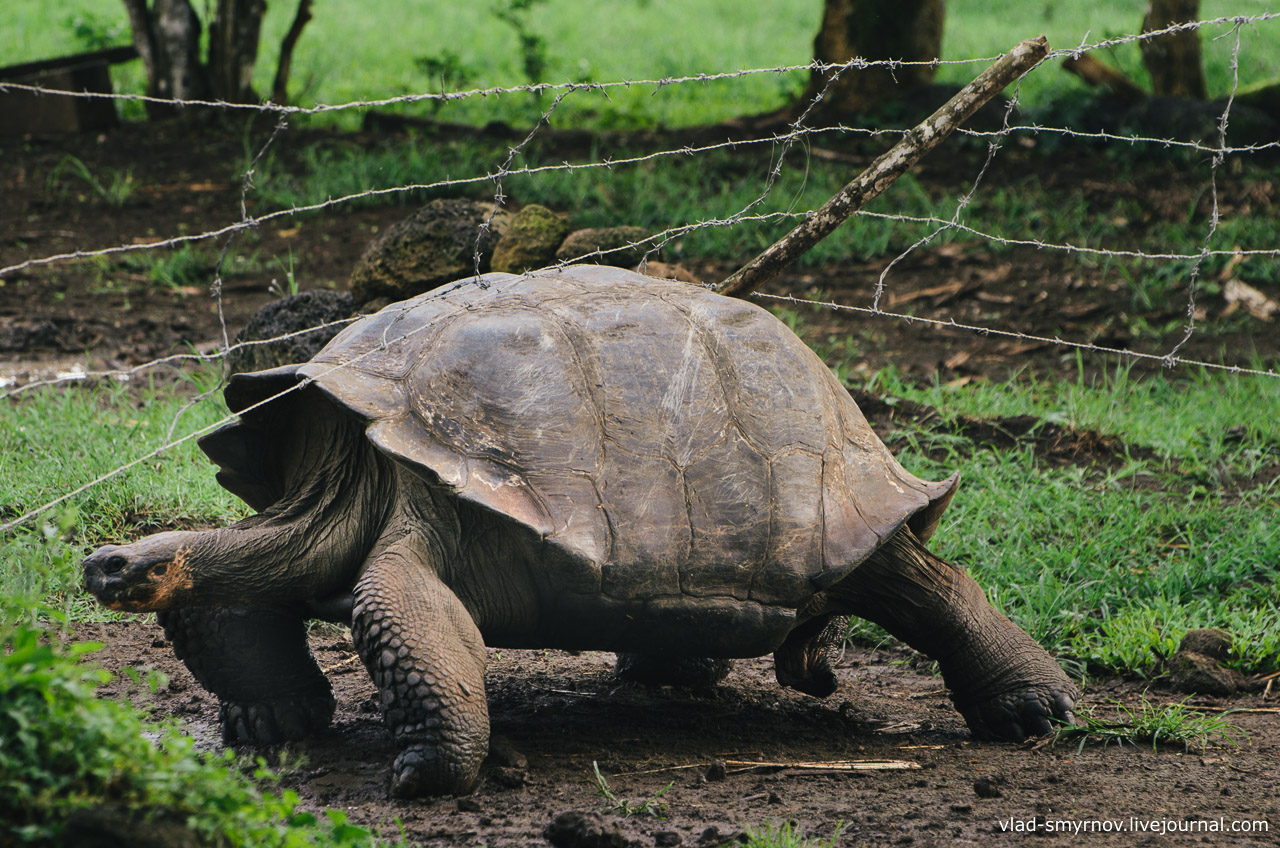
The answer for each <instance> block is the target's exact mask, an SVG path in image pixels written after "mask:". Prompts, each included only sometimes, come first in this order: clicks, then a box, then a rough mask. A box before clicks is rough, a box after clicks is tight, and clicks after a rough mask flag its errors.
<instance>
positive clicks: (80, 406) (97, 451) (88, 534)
mask: <svg viewBox="0 0 1280 848" xmlns="http://www.w3.org/2000/svg"><path fill="white" fill-rule="evenodd" d="M207 380H208V378H207V377H202V378H201V382H202V383H203V382H207ZM190 396H191V392H190V391H189V390H183V391H181V392H179V391H175V389H174V387H172V386H166V387H163V388H148V387H145V386H144V387H129V386H125V385H120V384H117V385H102V386H100V387H98V388H96V389H85V388H84V387H80V386H69V387H66V388H63V389H61V390H35V391H31V392H27V393H25V394H23V395H20V396H18V397H17V398H15V399H9V400H5V401H3V403H5V405H6V406H5V410H4V414H3V415H2V416H0V478H2V479H4V480H5V485H4V486H3V487H0V523H3V522H5V521H10V520H12V519H14V518H16V517H17V516H19V515H21V514H23V513H24V512H26V511H28V510H30V509H32V508H35V507H37V506H40V505H42V504H44V503H47V502H50V501H53V500H55V499H57V498H60V497H61V496H62V495H63V494H65V493H66V492H69V491H72V490H74V489H77V488H79V487H80V486H82V485H84V484H85V483H87V482H89V481H91V480H93V479H96V478H97V477H99V476H102V475H105V474H108V473H109V472H111V471H113V470H114V469H116V468H117V467H118V466H120V465H122V464H123V463H125V462H128V461H131V460H133V459H134V458H136V457H141V456H144V455H146V454H148V453H150V452H151V451H153V450H154V449H155V448H157V447H160V446H161V445H163V444H165V443H166V442H167V441H168V430H169V427H170V425H171V423H172V422H173V421H174V420H175V418H176V417H177V416H178V415H179V413H180V412H182V411H183V409H184V407H185V406H186V405H187V402H188V400H189V398H190ZM226 414H227V412H226V407H225V406H223V404H222V401H221V397H220V396H218V397H216V398H214V399H210V400H207V401H205V402H203V403H201V404H199V405H197V406H195V407H194V408H193V409H190V410H187V411H185V412H182V415H181V417H180V418H178V427H177V428H176V431H175V436H177V437H180V436H182V435H184V434H186V433H190V432H193V431H194V430H196V429H199V428H202V427H206V426H209V425H211V424H213V423H215V422H216V421H218V420H220V419H221V418H223V417H225V416H226ZM212 470H213V469H212V466H211V465H210V463H209V462H208V460H206V459H205V458H204V455H203V454H201V453H200V451H199V449H198V448H197V447H196V445H195V442H194V441H188V442H185V443H184V444H182V445H180V446H178V447H176V448H174V449H172V450H170V451H167V452H165V453H163V454H161V455H159V456H156V457H152V458H150V459H147V460H146V461H144V462H142V463H139V464H138V465H136V466H134V467H133V468H131V469H129V470H127V471H125V472H123V473H121V474H119V475H116V476H114V477H112V478H110V479H108V480H106V481H105V482H103V483H101V484H99V485H97V486H93V487H91V488H90V489H88V490H87V491H86V492H84V493H83V494H81V495H78V496H76V497H75V498H73V499H71V500H70V501H67V502H65V503H64V504H62V505H60V506H58V507H55V508H54V509H52V510H50V511H48V512H45V513H43V514H42V515H41V516H39V517H38V518H36V519H33V520H32V521H30V522H27V523H26V524H24V525H23V526H21V527H19V528H18V529H17V530H15V531H12V532H11V533H10V534H5V535H7V538H5V536H0V542H2V544H0V595H13V594H24V593H35V594H38V595H41V596H43V597H45V598H46V600H47V602H48V603H51V604H54V605H56V606H59V607H60V608H64V609H68V610H72V611H74V613H75V614H76V616H77V617H84V616H90V617H92V616H95V615H100V614H101V613H100V612H99V610H100V608H99V607H97V605H96V604H92V603H89V602H88V600H87V599H85V598H84V597H83V594H82V592H81V591H80V589H79V575H78V569H77V567H76V564H77V563H78V562H79V559H80V557H81V556H82V555H83V554H84V553H85V552H87V550H88V549H91V548H93V547H95V546H97V545H99V544H105V543H108V542H121V541H124V540H125V539H126V537H132V536H135V535H138V534H140V533H145V532H154V531H157V530H159V529H162V528H170V527H177V526H183V527H190V526H207V525H211V524H216V523H222V522H225V521H227V520H228V519H230V518H232V517H238V516H239V515H242V514H244V507H243V504H240V502H239V501H237V500H236V499H235V498H234V497H233V496H232V495H230V494H229V493H227V492H226V491H224V490H223V489H221V488H220V487H219V486H218V485H217V483H216V482H215V481H214V479H213V475H212V473H211V472H212ZM31 563H37V564H39V565H40V566H41V567H40V568H37V569H34V570H33V569H32V568H31V567H30V564H31Z"/></svg>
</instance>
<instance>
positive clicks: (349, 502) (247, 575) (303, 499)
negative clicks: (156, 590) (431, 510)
mask: <svg viewBox="0 0 1280 848" xmlns="http://www.w3.org/2000/svg"><path fill="white" fill-rule="evenodd" d="M300 429H302V431H303V432H301V433H300V434H299V435H300V437H301V438H299V440H298V443H297V444H296V445H294V446H293V447H292V449H293V450H294V451H295V452H296V456H295V457H294V458H293V459H294V462H295V463H296V466H295V467H296V468H297V469H298V471H297V473H296V474H295V475H294V476H293V484H292V485H291V486H290V487H289V491H288V492H287V493H286V494H285V496H284V497H283V498H281V499H280V501H278V502H277V503H276V504H275V505H273V506H272V507H270V508H269V509H267V510H266V511H265V512H262V513H259V514H258V515H253V516H250V517H248V518H245V519H243V520H241V521H238V522H236V523H235V524H233V525H231V526H230V527H226V528H223V529H221V530H213V531H209V532H206V533H204V534H196V536H197V539H196V541H195V544H194V545H193V547H192V557H193V561H194V562H195V563H198V565H197V566H196V567H195V568H194V569H193V570H194V571H195V572H196V573H197V575H198V577H197V579H196V580H195V590H196V592H197V594H198V595H199V597H200V598H201V599H202V602H212V603H215V604H219V605H220V604H223V603H250V602H252V603H262V602H287V603H297V602H300V601H314V600H319V599H324V598H326V597H328V596H330V595H333V594H335V593H338V592H342V591H345V590H346V589H348V588H349V587H350V586H351V583H352V582H353V581H354V579H355V576H356V574H357V573H358V571H359V569H360V565H361V563H363V561H364V558H365V556H366V555H367V554H368V552H369V549H370V548H371V547H372V546H373V543H374V541H375V540H376V539H377V537H378V535H379V534H380V533H381V532H382V528H383V527H384V526H385V524H386V523H387V520H388V516H389V514H390V512H391V511H392V509H393V507H394V503H395V492H394V478H395V474H394V472H393V471H392V469H391V465H392V464H391V463H390V461H389V460H387V459H385V458H384V457H383V456H382V455H381V454H380V453H379V452H378V451H377V450H376V449H375V448H374V447H373V446H372V445H371V444H370V443H369V441H368V439H366V438H365V436H364V433H363V426H362V425H361V424H359V423H358V422H356V421H354V420H351V419H348V418H346V417H345V416H325V417H324V418H323V419H322V420H320V421H317V422H314V423H313V424H312V425H311V426H308V427H305V428H300Z"/></svg>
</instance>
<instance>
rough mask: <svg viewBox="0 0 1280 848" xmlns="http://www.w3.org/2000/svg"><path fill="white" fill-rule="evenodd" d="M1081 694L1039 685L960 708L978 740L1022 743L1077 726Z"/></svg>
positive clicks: (1075, 690) (1076, 691) (1070, 686)
mask: <svg viewBox="0 0 1280 848" xmlns="http://www.w3.org/2000/svg"><path fill="white" fill-rule="evenodd" d="M1077 697H1079V691H1078V690H1077V689H1076V688H1075V687H1074V686H1072V685H1070V684H1069V683H1068V684H1067V686H1065V687H1064V686H1036V687H1030V688H1025V689H1022V690H1020V691H1014V692H1006V693H1004V694H1001V695H998V696H995V697H992V698H988V699H986V700H983V701H975V702H970V703H963V702H959V701H957V703H956V708H957V709H959V710H960V714H961V715H963V716H964V720H965V722H966V723H967V724H968V725H969V729H970V730H971V731H973V735H974V736H975V737H976V738H978V739H989V740H994V741H1000V742H1021V741H1023V740H1024V739H1027V738H1029V737H1032V736H1045V735H1047V734H1049V733H1052V732H1053V731H1054V730H1055V729H1056V728H1058V727H1061V726H1062V725H1064V724H1075V723H1076V718H1075V713H1074V709H1075V699H1076V698H1077Z"/></svg>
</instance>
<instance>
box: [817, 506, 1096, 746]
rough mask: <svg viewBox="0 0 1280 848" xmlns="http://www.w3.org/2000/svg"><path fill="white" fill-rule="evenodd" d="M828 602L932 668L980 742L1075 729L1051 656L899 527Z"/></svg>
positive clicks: (1063, 678) (1067, 690) (1067, 688)
mask: <svg viewBox="0 0 1280 848" xmlns="http://www.w3.org/2000/svg"><path fill="white" fill-rule="evenodd" d="M831 594H832V600H833V602H835V603H837V604H839V605H840V606H841V607H842V608H843V609H844V610H847V611H848V612H851V613H853V614H854V615H859V616H861V617H863V618H866V619H869V620H870V621H874V622H876V623H877V624H879V625H881V626H882V627H884V628H885V629H886V630H888V631H889V632H890V633H892V634H893V635H894V636H896V637H897V638H899V639H901V640H902V641H904V642H906V643H907V644H908V645H910V646H911V647H913V648H915V649H916V650H917V651H920V652H921V653H923V654H925V655H927V656H929V657H931V658H933V659H934V660H937V662H938V666H939V667H940V668H941V669H942V677H943V679H944V680H945V681H946V684H947V687H948V688H949V689H950V690H951V699H952V701H954V702H955V705H956V708H957V709H958V710H959V711H960V713H961V715H963V716H964V718H965V721H966V722H967V723H968V725H969V729H970V730H972V731H973V734H974V735H975V736H977V737H978V738H980V739H1003V740H1010V741H1015V742H1019V741H1022V740H1023V739H1025V738H1027V737H1028V736H1042V735H1044V734H1046V733H1049V732H1050V731H1052V730H1053V729H1054V727H1055V724H1056V723H1058V722H1067V723H1070V722H1073V721H1074V717H1073V715H1072V709H1073V708H1074V706H1075V700H1076V699H1077V698H1078V697H1080V690H1079V689H1078V688H1077V687H1076V685H1075V684H1074V683H1072V682H1071V680H1070V678H1068V677H1067V675H1066V674H1065V673H1064V672H1063V671H1062V669H1061V668H1060V667H1059V666H1058V664H1057V663H1056V662H1055V661H1054V660H1053V658H1052V657H1051V656H1049V654H1048V652H1046V651H1045V650H1044V648H1042V647H1040V645H1039V644H1037V643H1036V641H1035V640H1034V639H1032V638H1031V637H1030V636H1028V635H1027V634H1026V632H1024V631H1023V630H1022V629H1021V628H1020V627H1018V626H1017V625H1016V624H1014V623H1013V622H1012V621H1010V620H1009V619H1008V618H1006V617H1005V616H1004V615H1002V614H1000V613H999V612H997V611H996V610H995V609H994V608H993V607H992V606H991V604H990V603H989V602H988V601H987V597H986V595H985V594H984V593H983V591H982V589H981V587H979V586H978V584H977V582H975V581H974V579H973V578H972V577H970V576H969V575H968V573H967V572H965V571H964V570H962V569H960V568H957V567H956V566H954V565H952V564H951V563H949V562H947V561H945V560H943V559H940V558H939V557H937V556H934V555H933V554H932V553H930V552H929V551H928V550H927V549H925V547H924V545H923V544H921V543H920V542H919V540H917V539H916V537H915V536H914V535H913V534H912V533H911V531H910V530H909V529H907V528H906V527H903V528H902V530H900V531H899V532H898V533H897V534H896V535H895V536H894V537H893V538H892V539H890V540H889V541H887V542H886V543H885V544H884V545H883V546H882V547H881V548H880V549H879V550H878V551H876V553H874V554H873V555H872V556H871V557H870V558H869V559H868V560H867V561H866V562H864V563H862V564H861V565H860V566H858V568H857V569H856V570H854V572H853V573H852V574H850V575H849V576H848V577H846V578H845V579H844V580H842V581H841V582H840V583H838V584H836V585H835V586H833V587H832V592H831Z"/></svg>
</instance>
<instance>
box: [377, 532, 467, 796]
mask: <svg viewBox="0 0 1280 848" xmlns="http://www.w3.org/2000/svg"><path fill="white" fill-rule="evenodd" d="M428 562H429V559H428V557H427V552H426V549H425V545H420V544H417V543H415V541H414V540H413V539H412V538H408V539H406V540H404V541H401V542H398V543H396V544H394V545H392V546H390V547H388V548H386V549H384V550H382V551H380V552H378V553H376V554H375V555H374V556H373V557H372V558H371V559H370V560H369V562H368V564H367V565H366V567H365V571H364V573H363V575H362V576H361V578H360V581H359V582H358V583H357V585H356V591H355V615H354V618H353V622H352V637H353V638H354V640H355V644H356V647H357V649H358V650H359V651H360V656H361V657H362V658H363V659H364V664H365V667H366V668H368V669H369V674H370V675H371V676H372V677H373V682H374V684H375V685H376V686H377V687H378V692H379V695H380V698H381V706H382V715H383V718H384V720H385V721H386V722H387V725H388V726H389V727H390V728H391V732H392V734H393V735H394V737H395V740H396V743H397V744H398V745H399V746H400V754H399V756H397V757H396V761H395V765H394V767H393V774H392V782H391V791H392V794H394V795H396V796H397V797H401V798H411V797H417V796H422V795H448V794H461V793H466V792H470V791H471V790H472V789H473V788H474V786H475V783H476V778H477V777H478V776H479V773H480V764H481V763H482V762H483V761H484V758H485V754H486V753H487V751H488V747H489V708H488V704H487V703H486V702H485V692H484V666H485V659H484V642H483V640H482V639H481V636H480V631H479V629H477V627H476V625H475V622H474V621H473V620H472V619H471V616H470V614H469V613H468V612H467V610H466V608H465V607H464V606H463V605H462V602H461V601H459V600H458V597H457V596H456V595H454V594H453V592H452V591H451V590H450V589H449V587H448V586H446V585H445V584H444V583H443V582H442V581H441V580H440V578H439V577H438V576H437V575H436V574H435V572H434V571H432V570H431V568H430V567H429V566H428V564H427V563H428Z"/></svg>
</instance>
